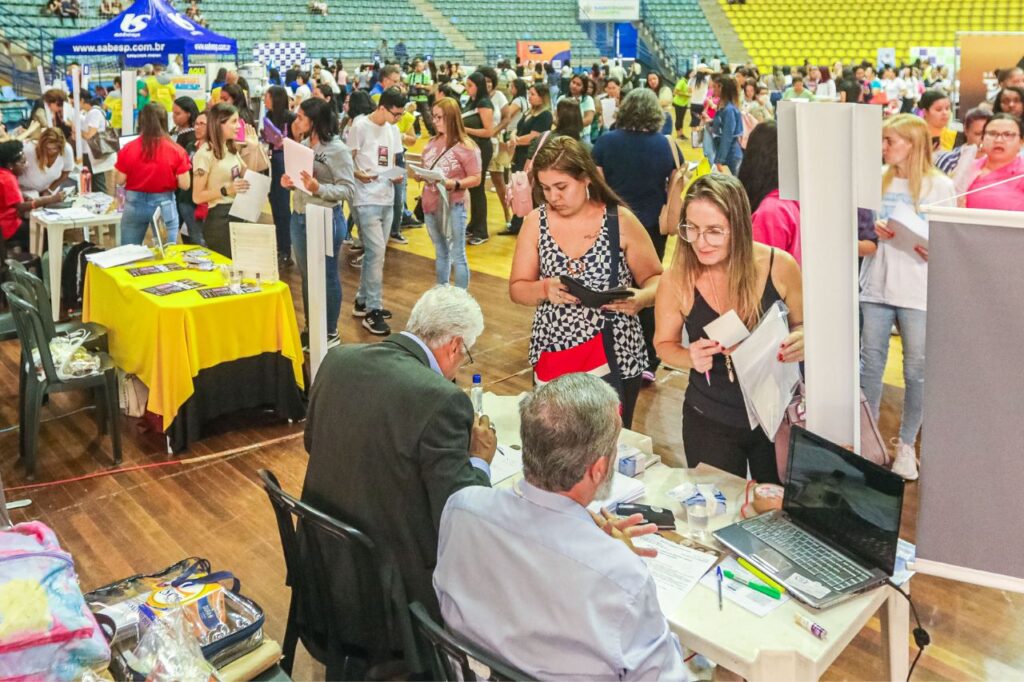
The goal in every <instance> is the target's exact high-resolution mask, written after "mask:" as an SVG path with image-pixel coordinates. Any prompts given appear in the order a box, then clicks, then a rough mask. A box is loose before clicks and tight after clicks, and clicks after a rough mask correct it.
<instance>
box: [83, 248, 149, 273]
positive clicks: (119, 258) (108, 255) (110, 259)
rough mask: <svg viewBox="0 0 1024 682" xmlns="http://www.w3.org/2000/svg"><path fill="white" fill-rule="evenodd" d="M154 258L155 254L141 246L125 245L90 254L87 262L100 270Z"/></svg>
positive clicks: (87, 256)
mask: <svg viewBox="0 0 1024 682" xmlns="http://www.w3.org/2000/svg"><path fill="white" fill-rule="evenodd" d="M152 258H153V252H152V251H151V250H150V249H149V248H148V247H146V246H142V245H140V244H125V245H124V246H118V247H115V248H113V249H107V250H106V251H99V252H97V253H90V254H88V255H86V257H85V259H86V260H87V261H89V262H90V263H92V264H93V265H95V266H97V267H100V268H114V267H117V266H118V265H127V264H128V263H134V262H136V261H140V260H150V259H152Z"/></svg>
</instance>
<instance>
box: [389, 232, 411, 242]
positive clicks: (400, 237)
mask: <svg viewBox="0 0 1024 682" xmlns="http://www.w3.org/2000/svg"><path fill="white" fill-rule="evenodd" d="M388 241H392V242H394V243H396V244H408V243H409V240H408V239H406V238H405V236H404V235H403V234H401V233H399V234H393V235H391V236H390V237H388Z"/></svg>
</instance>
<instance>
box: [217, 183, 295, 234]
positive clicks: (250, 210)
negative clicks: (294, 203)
mask: <svg viewBox="0 0 1024 682" xmlns="http://www.w3.org/2000/svg"><path fill="white" fill-rule="evenodd" d="M242 179H243V180H245V181H246V182H248V183H249V189H247V190H246V191H245V192H242V193H241V194H237V195H236V196H235V200H234V201H233V202H232V204H231V209H230V210H228V215H230V216H234V217H235V218H240V219H241V220H244V221H245V222H247V223H255V222H256V221H257V220H259V217H260V213H262V212H263V205H264V204H266V203H267V197H268V196H269V195H270V176H269V175H263V174H261V173H257V172H256V171H254V170H246V171H245V175H244V176H243V178H242ZM299 182H301V180H300V181H299Z"/></svg>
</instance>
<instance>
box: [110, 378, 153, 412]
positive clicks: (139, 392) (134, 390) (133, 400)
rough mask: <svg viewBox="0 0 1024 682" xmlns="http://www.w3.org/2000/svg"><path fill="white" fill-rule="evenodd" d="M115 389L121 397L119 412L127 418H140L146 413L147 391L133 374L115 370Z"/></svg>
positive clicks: (144, 385)
mask: <svg viewBox="0 0 1024 682" xmlns="http://www.w3.org/2000/svg"><path fill="white" fill-rule="evenodd" d="M117 388H118V391H119V393H120V397H121V411H122V412H124V413H125V414H126V415H127V416H129V417H141V416H142V415H144V414H145V413H146V404H147V403H148V402H149V389H148V388H146V384H144V383H142V382H141V381H140V380H139V378H138V377H137V376H135V375H134V374H128V373H126V372H123V371H121V370H120V369H119V370H117Z"/></svg>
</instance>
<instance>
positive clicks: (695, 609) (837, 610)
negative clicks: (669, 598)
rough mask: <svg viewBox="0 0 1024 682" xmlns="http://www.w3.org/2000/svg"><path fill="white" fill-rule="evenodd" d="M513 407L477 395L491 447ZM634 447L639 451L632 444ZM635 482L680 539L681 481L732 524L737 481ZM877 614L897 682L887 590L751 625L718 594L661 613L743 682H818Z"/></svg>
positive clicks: (901, 655)
mask: <svg viewBox="0 0 1024 682" xmlns="http://www.w3.org/2000/svg"><path fill="white" fill-rule="evenodd" d="M517 402H518V400H517V399H511V398H508V397H504V398H499V399H495V396H492V395H491V394H487V395H485V396H484V411H485V413H487V414H488V415H489V416H490V417H491V419H492V421H493V422H494V424H495V428H496V430H497V434H498V442H499V443H502V444H518V443H519V412H518V410H516V409H512V408H514V406H515V405H516V404H517ZM630 434H632V435H630ZM634 436H635V437H639V438H646V439H647V441H648V442H649V441H650V439H649V438H647V437H646V436H642V435H641V434H633V432H627V431H623V437H621V438H620V442H631V441H632V440H633V439H634ZM636 447H639V448H640V449H641V450H644V448H643V447H641V446H640V445H636ZM647 452H650V451H649V450H648V451H647ZM640 477H641V478H642V479H643V480H644V483H645V484H646V485H647V493H646V495H644V497H643V498H641V500H640V501H642V502H645V503H647V504H654V505H657V506H660V507H664V508H666V509H672V510H673V511H676V512H678V515H677V516H676V530H677V531H678V532H679V533H680V534H682V535H686V534H687V533H688V532H689V528H688V527H687V524H686V520H685V518H683V519H680V516H683V517H685V514H684V513H683V512H682V510H681V508H680V506H679V503H678V502H676V501H675V500H673V499H671V498H670V497H668V495H667V494H666V493H667V492H668V491H669V490H671V489H672V488H674V487H675V486H677V485H679V484H680V483H683V482H684V481H687V480H689V481H691V482H694V483H707V482H714V483H715V484H716V485H717V486H718V487H719V489H720V490H721V491H722V492H723V493H724V494H725V496H726V500H727V503H728V506H727V510H726V514H725V515H723V516H716V517H712V519H711V523H710V527H711V530H717V529H718V528H721V527H723V526H727V525H729V524H731V523H734V522H735V521H736V520H738V518H739V510H740V506H741V504H742V503H743V494H744V489H745V487H746V481H745V480H744V479H742V478H739V477H737V476H733V475H731V474H727V473H725V472H724V471H721V470H719V469H715V468H714V467H710V466H707V465H704V464H702V465H700V466H698V467H697V468H695V469H675V468H671V467H667V466H665V465H664V464H661V463H660V462H658V463H655V464H653V465H651V466H649V468H648V469H647V471H646V472H644V473H643V474H641V476H640ZM519 478H521V475H519V476H513V477H512V478H509V479H506V480H505V481H502V482H501V483H499V484H498V487H499V488H501V487H506V486H511V485H512V484H513V483H514V482H515V481H516V480H517V479H519ZM908 587H909V585H908V586H905V587H904V589H907V588H908ZM879 609H881V612H880V618H881V622H882V641H883V642H885V646H883V647H882V651H883V656H884V663H885V665H886V666H887V668H888V677H889V679H890V680H905V679H907V670H908V668H909V665H910V608H909V606H908V605H907V602H906V600H905V599H904V598H903V597H902V596H901V595H900V594H898V593H897V592H896V590H894V589H892V588H890V587H885V586H883V587H879V588H876V589H874V590H872V591H871V592H867V593H865V594H862V595H859V596H857V597H855V598H853V599H850V600H848V601H846V602H843V603H841V604H838V605H836V606H833V607H831V608H829V609H825V610H823V611H816V610H814V609H811V608H809V607H806V606H804V605H802V604H800V603H799V602H797V601H796V600H795V599H791V600H789V601H788V602H786V603H785V604H783V605H782V606H780V607H779V608H777V609H776V610H775V611H773V612H771V613H770V614H768V615H767V616H764V617H763V618H759V617H758V616H755V615H754V614H753V613H750V612H749V611H747V610H746V609H744V608H742V607H741V606H739V605H738V604H735V603H733V602H730V601H728V600H726V601H725V603H724V606H723V609H722V610H721V611H719V610H718V595H717V594H716V593H715V592H714V591H712V590H709V589H707V588H705V587H703V586H701V585H697V586H696V587H694V588H693V590H691V591H690V592H689V593H688V594H687V595H686V598H685V599H684V600H683V601H682V602H681V603H680V604H679V605H678V606H677V607H676V608H675V609H673V610H670V611H667V612H666V613H665V617H666V618H667V619H668V622H669V626H670V627H671V628H672V631H673V632H675V633H676V635H677V636H678V637H679V641H680V642H682V644H683V645H684V646H686V647H688V648H690V649H692V650H693V651H696V652H698V653H700V654H702V655H704V656H705V657H707V658H709V659H711V660H712V661H714V662H715V663H717V664H718V665H721V666H722V667H724V668H726V669H728V670H731V671H732V672H734V673H736V674H738V675H741V676H742V677H744V678H745V679H747V680H750V681H751V682H758V681H760V680H784V681H786V682H792V681H795V680H817V679H818V678H820V677H821V676H822V675H823V674H824V673H825V670H826V669H828V667H829V666H830V665H832V663H833V661H835V660H836V658H838V657H839V654H841V653H842V652H843V650H844V649H845V648H846V647H847V646H848V645H849V644H850V642H852V641H853V639H854V638H855V637H856V636H857V634H858V633H859V632H860V631H861V629H863V627H864V626H865V625H866V624H867V622H868V621H869V620H870V619H871V617H872V616H873V615H874V614H875V613H876V612H878V611H879ZM797 612H800V613H803V614H805V615H806V616H807V617H808V618H810V619H811V620H813V621H814V622H816V623H818V624H819V625H821V626H822V627H824V628H825V630H826V631H827V632H828V639H826V640H825V641H821V640H819V639H817V638H815V637H814V636H812V635H811V634H810V633H809V632H806V631H804V630H803V629H801V628H800V627H798V626H797V625H796V624H795V623H794V622H793V617H794V614H795V613H797Z"/></svg>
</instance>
